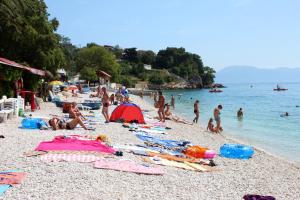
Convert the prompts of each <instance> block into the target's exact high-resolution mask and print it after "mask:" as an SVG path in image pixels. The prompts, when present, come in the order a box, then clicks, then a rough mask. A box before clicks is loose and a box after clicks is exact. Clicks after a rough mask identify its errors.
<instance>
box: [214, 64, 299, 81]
mask: <svg viewBox="0 0 300 200" xmlns="http://www.w3.org/2000/svg"><path fill="white" fill-rule="evenodd" d="M215 82H216V83H266V82H273V83H282V82H300V68H275V69H260V68H257V67H252V66H230V67H226V68H224V69H222V70H220V71H218V72H217V73H216V78H215Z"/></svg>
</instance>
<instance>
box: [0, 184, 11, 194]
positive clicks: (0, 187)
mask: <svg viewBox="0 0 300 200" xmlns="http://www.w3.org/2000/svg"><path fill="white" fill-rule="evenodd" d="M10 187H11V185H0V196H2V195H3V194H4V193H5V192H6V191H7V190H8V189H9V188H10Z"/></svg>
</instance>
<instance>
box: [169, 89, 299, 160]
mask: <svg viewBox="0 0 300 200" xmlns="http://www.w3.org/2000/svg"><path fill="white" fill-rule="evenodd" d="M281 85H282V86H283V87H285V88H288V91H281V92H277V91H273V88H274V87H276V84H270V83H265V84H263V83H261V84H253V87H252V88H251V87H250V84H227V85H226V86H227V88H224V89H223V92H222V93H209V92H208V90H206V89H203V90H172V91H164V95H165V97H166V99H167V101H168V102H169V101H170V97H171V94H173V95H174V96H175V97H176V100H175V111H174V112H175V113H178V114H180V115H181V116H183V117H185V118H187V119H190V120H192V119H193V117H194V114H193V103H194V101H195V100H196V99H199V101H200V123H201V125H202V126H205V127H206V124H207V122H208V119H209V118H210V117H212V116H213V109H214V108H215V107H216V106H217V105H218V104H222V105H223V110H222V111H221V119H222V127H223V129H224V134H225V135H228V136H232V137H234V138H236V139H240V140H242V141H244V142H246V143H248V144H250V145H254V146H257V147H259V148H263V149H264V150H266V151H268V152H270V153H272V154H274V155H278V156H281V157H285V158H287V159H289V160H291V161H296V162H300V107H296V106H297V105H298V106H300V83H286V84H281ZM240 107H242V108H243V110H244V118H243V119H242V120H238V119H237V117H236V112H237V110H238V109H239V108H240ZM284 112H289V114H290V116H288V117H281V116H280V115H281V114H283V113H284Z"/></svg>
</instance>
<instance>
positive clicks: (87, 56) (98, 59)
mask: <svg viewBox="0 0 300 200" xmlns="http://www.w3.org/2000/svg"><path fill="white" fill-rule="evenodd" d="M76 66H77V71H81V70H82V69H83V68H86V67H88V68H93V69H94V70H95V71H97V70H103V71H105V72H107V73H109V74H110V75H112V81H118V78H119V73H120V65H119V64H118V63H117V61H116V58H115V56H114V54H113V53H111V52H110V51H108V50H107V49H105V48H104V47H102V46H97V45H92V46H91V47H84V48H81V49H80V50H79V51H78V53H77V55H76Z"/></svg>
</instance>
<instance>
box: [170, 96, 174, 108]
mask: <svg viewBox="0 0 300 200" xmlns="http://www.w3.org/2000/svg"><path fill="white" fill-rule="evenodd" d="M171 106H172V107H173V109H175V98H174V96H173V94H172V95H171Z"/></svg>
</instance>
